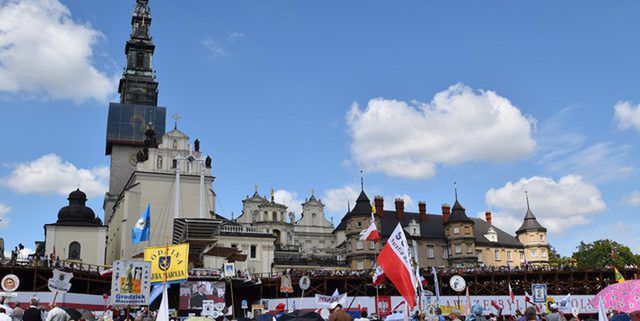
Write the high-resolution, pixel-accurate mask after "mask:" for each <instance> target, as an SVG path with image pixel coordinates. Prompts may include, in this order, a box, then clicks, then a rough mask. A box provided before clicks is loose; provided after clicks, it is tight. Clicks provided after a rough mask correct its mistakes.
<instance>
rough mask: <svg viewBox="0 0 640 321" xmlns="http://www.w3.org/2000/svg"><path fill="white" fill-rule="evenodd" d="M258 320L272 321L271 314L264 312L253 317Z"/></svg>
mask: <svg viewBox="0 0 640 321" xmlns="http://www.w3.org/2000/svg"><path fill="white" fill-rule="evenodd" d="M255 319H256V320H258V321H273V314H269V313H264V314H261V315H258V316H256V317H255Z"/></svg>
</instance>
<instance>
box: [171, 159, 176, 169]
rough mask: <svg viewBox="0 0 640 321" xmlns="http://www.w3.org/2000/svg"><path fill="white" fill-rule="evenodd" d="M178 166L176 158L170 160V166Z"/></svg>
mask: <svg viewBox="0 0 640 321" xmlns="http://www.w3.org/2000/svg"><path fill="white" fill-rule="evenodd" d="M176 167H178V160H177V159H174V160H173V162H171V168H176Z"/></svg>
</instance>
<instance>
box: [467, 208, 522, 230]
mask: <svg viewBox="0 0 640 321" xmlns="http://www.w3.org/2000/svg"><path fill="white" fill-rule="evenodd" d="M519 214H520V215H519V216H518V214H517V213H516V214H513V215H512V214H511V213H508V212H506V213H505V212H494V211H492V212H491V224H492V225H495V226H497V227H498V228H499V229H501V230H503V231H505V232H508V233H511V234H514V233H515V231H516V229H518V227H520V225H521V224H522V219H523V218H524V213H519ZM520 216H521V217H520ZM477 217H478V218H480V219H482V220H486V215H485V211H483V212H479V213H478V215H477Z"/></svg>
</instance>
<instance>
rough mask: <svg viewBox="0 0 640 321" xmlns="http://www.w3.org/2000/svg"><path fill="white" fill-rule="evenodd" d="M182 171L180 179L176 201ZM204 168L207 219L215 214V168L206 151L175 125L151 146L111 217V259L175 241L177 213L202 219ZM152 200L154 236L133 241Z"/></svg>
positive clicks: (109, 241) (109, 246)
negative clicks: (209, 163) (207, 161)
mask: <svg viewBox="0 0 640 321" xmlns="http://www.w3.org/2000/svg"><path fill="white" fill-rule="evenodd" d="M177 170H179V171H180V181H179V185H177V186H178V187H179V188H178V195H179V197H178V202H177V206H176V197H175V195H176V172H177ZM201 171H203V174H204V179H203V184H204V202H203V211H202V212H203V213H204V215H203V216H204V217H202V218H211V214H210V213H213V212H215V193H214V192H213V190H212V189H211V187H212V184H213V180H214V178H213V177H212V176H211V168H207V167H206V166H205V159H204V158H203V155H202V153H200V152H199V151H192V150H191V145H190V144H189V137H188V136H186V135H185V134H183V133H182V132H180V131H179V130H177V129H174V130H172V131H170V132H168V133H166V134H165V135H164V136H163V137H162V142H161V143H160V144H159V146H158V148H149V149H148V159H146V160H144V161H139V162H138V163H137V165H136V171H135V172H134V173H133V174H132V175H131V177H130V178H129V181H128V182H127V184H125V187H124V189H123V191H122V192H121V194H120V197H119V198H118V200H117V201H116V202H115V204H114V211H113V215H112V216H111V217H110V219H109V221H107V222H106V223H107V225H108V226H109V232H108V234H109V238H108V243H107V253H106V255H107V256H106V257H107V260H106V261H107V263H108V264H111V263H112V262H113V261H115V260H127V259H131V258H134V257H141V254H142V253H143V250H144V248H145V247H147V246H161V245H165V244H167V243H169V244H171V241H172V236H173V219H174V217H175V218H200V199H201V196H200V194H201V176H200V173H201ZM147 204H149V205H150V208H151V230H150V240H149V242H146V241H145V242H141V243H140V244H137V245H134V244H132V242H131V238H130V234H131V231H132V229H133V226H134V225H135V223H136V222H137V220H138V219H139V217H140V215H141V214H142V213H143V212H144V211H145V210H146V208H147ZM176 207H177V211H176ZM176 214H177V215H176Z"/></svg>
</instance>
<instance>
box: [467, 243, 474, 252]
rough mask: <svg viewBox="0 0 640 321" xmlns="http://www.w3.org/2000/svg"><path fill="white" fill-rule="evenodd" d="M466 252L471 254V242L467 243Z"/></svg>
mask: <svg viewBox="0 0 640 321" xmlns="http://www.w3.org/2000/svg"><path fill="white" fill-rule="evenodd" d="M467 254H473V244H471V243H467Z"/></svg>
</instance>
